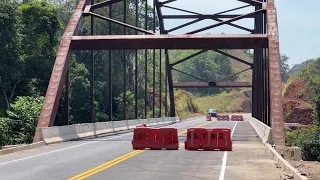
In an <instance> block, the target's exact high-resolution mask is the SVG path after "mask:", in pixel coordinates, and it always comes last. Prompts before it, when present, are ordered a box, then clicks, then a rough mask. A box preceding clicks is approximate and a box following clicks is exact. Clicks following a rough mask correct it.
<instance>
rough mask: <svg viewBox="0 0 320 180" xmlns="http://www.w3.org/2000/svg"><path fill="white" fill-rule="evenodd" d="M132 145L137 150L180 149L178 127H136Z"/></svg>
mask: <svg viewBox="0 0 320 180" xmlns="http://www.w3.org/2000/svg"><path fill="white" fill-rule="evenodd" d="M132 146H133V149H135V150H144V149H146V148H150V149H157V150H159V149H163V148H165V149H168V150H177V149H179V141H178V130H177V129H176V128H149V127H146V128H144V127H141V128H135V129H134V132H133V140H132Z"/></svg>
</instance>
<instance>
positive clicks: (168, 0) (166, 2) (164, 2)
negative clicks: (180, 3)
mask: <svg viewBox="0 0 320 180" xmlns="http://www.w3.org/2000/svg"><path fill="white" fill-rule="evenodd" d="M174 1H177V0H167V1H163V2H159V4H160V5H163V4H168V3H171V2H174Z"/></svg>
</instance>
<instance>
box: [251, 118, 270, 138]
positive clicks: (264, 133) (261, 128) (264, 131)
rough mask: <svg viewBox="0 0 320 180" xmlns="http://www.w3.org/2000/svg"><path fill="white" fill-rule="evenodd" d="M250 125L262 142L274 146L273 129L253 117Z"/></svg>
mask: <svg viewBox="0 0 320 180" xmlns="http://www.w3.org/2000/svg"><path fill="white" fill-rule="evenodd" d="M249 123H250V124H251V126H252V127H253V129H254V130H255V131H256V132H257V134H258V136H259V137H260V139H261V140H262V142H263V144H266V143H269V144H272V128H271V127H269V126H267V125H265V124H263V123H262V122H261V121H259V120H257V119H255V118H253V117H251V118H249Z"/></svg>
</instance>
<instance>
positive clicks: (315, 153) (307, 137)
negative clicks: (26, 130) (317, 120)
mask: <svg viewBox="0 0 320 180" xmlns="http://www.w3.org/2000/svg"><path fill="white" fill-rule="evenodd" d="M290 143H292V145H293V146H298V147H301V148H302V151H303V159H304V160H308V161H320V129H319V126H318V125H316V124H313V125H310V126H308V127H306V128H301V129H299V130H295V131H292V132H286V144H287V145H288V144H290Z"/></svg>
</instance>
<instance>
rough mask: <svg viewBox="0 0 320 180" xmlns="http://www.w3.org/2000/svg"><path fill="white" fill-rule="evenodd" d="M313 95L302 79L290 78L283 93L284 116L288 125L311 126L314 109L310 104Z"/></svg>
mask: <svg viewBox="0 0 320 180" xmlns="http://www.w3.org/2000/svg"><path fill="white" fill-rule="evenodd" d="M311 96H312V93H311V91H310V90H308V89H307V86H306V84H305V83H304V82H303V80H302V79H300V78H297V77H296V78H290V79H289V80H288V81H287V84H286V87H285V89H284V92H283V97H284V99H283V115H284V121H285V122H287V123H300V124H310V123H311V122H312V121H313V107H312V105H311V104H310V103H309V102H308V101H309V100H310V99H311Z"/></svg>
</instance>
